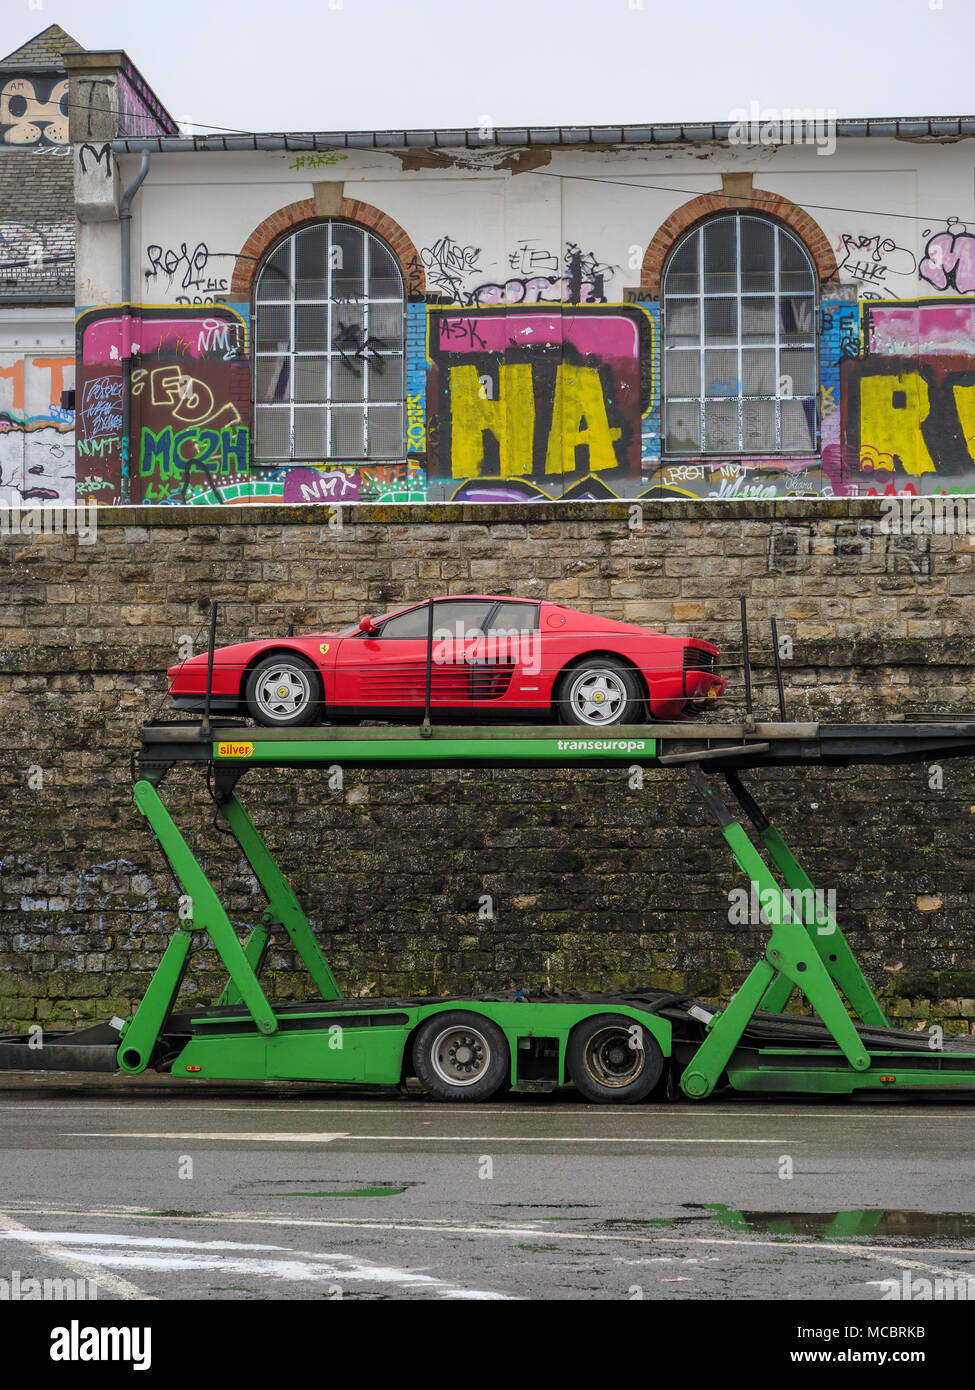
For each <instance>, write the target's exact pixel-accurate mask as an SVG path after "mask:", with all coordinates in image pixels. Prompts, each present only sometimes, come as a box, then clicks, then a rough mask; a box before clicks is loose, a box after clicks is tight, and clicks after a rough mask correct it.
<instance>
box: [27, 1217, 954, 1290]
mask: <svg viewBox="0 0 975 1390" xmlns="http://www.w3.org/2000/svg"><path fill="white" fill-rule="evenodd" d="M18 1210H20V1208H18ZM31 1214H32V1215H35V1216H57V1217H65V1216H87V1217H90V1218H96V1217H97V1218H99V1219H108V1220H139V1221H146V1220H153V1221H172V1222H174V1223H181V1222H187V1223H196V1224H198V1223H201V1222H206V1223H207V1224H210V1225H218V1224H221V1223H223V1224H225V1225H239V1226H296V1227H309V1228H315V1229H320V1228H324V1229H332V1230H334V1229H339V1230H356V1231H380V1232H390V1231H398V1232H403V1233H404V1234H410V1233H417V1234H427V1235H462V1236H467V1237H469V1236H492V1237H495V1238H499V1237H501V1238H509V1239H510V1238H513V1237H518V1238H519V1239H524V1238H525V1237H526V1236H530V1237H535V1238H537V1239H539V1240H543V1239H544V1240H546V1241H550V1240H563V1241H572V1240H575V1241H585V1242H589V1243H596V1242H599V1243H605V1244H626V1245H647V1244H656V1245H684V1246H686V1245H731V1246H735V1245H738V1246H749V1247H755V1248H758V1249H763V1250H768V1249H771V1250H775V1249H789V1250H829V1251H832V1252H839V1253H853V1254H858V1255H863V1256H864V1257H866V1258H869V1259H876V1260H881V1261H886V1262H887V1263H889V1264H894V1265H897V1266H898V1267H900V1268H918V1269H925V1270H928V1271H929V1272H931V1273H935V1274H950V1273H951V1271H949V1270H946V1269H945V1268H943V1267H940V1266H935V1265H929V1264H925V1263H924V1262H922V1261H919V1260H913V1261H912V1260H898V1259H895V1258H894V1257H895V1256H896V1255H899V1254H900V1253H901V1252H902V1251H905V1250H906V1251H909V1252H910V1253H912V1254H914V1253H916V1246H896V1245H894V1246H884V1247H882V1248H880V1247H872V1246H868V1245H861V1244H853V1243H852V1242H851V1243H849V1244H848V1243H846V1242H843V1243H827V1242H825V1241H811V1240H802V1241H801V1240H748V1239H744V1238H742V1237H734V1236H663V1235H658V1234H657V1233H656V1232H653V1233H650V1232H648V1233H647V1234H645V1235H640V1234H636V1235H617V1234H606V1235H604V1234H600V1233H596V1232H593V1233H586V1232H580V1231H559V1230H553V1229H552V1228H551V1227H550V1226H545V1227H542V1226H541V1225H538V1226H471V1225H460V1224H447V1223H446V1222H423V1221H364V1220H359V1219H357V1218H355V1217H344V1218H324V1217H307V1216H306V1217H293V1216H275V1215H272V1214H270V1213H268V1214H266V1215H261V1216H254V1215H252V1214H251V1213H249V1212H209V1213H207V1215H205V1216H180V1217H171V1216H166V1217H162V1216H152V1215H151V1214H148V1213H146V1212H144V1211H139V1210H138V1209H136V1208H133V1207H120V1208H115V1209H103V1210H98V1211H89V1212H84V1211H66V1210H63V1209H58V1208H43V1207H42V1208H37V1209H35V1210H34V1211H33V1212H32V1213H31ZM927 1253H928V1254H930V1255H941V1256H944V1255H949V1256H963V1257H969V1258H972V1259H975V1249H971V1250H955V1249H951V1248H947V1247H932V1248H931V1249H930V1250H929V1251H928V1252H927ZM951 1277H953V1278H963V1277H965V1276H963V1275H961V1274H960V1273H955V1274H953V1275H952V1276H951Z"/></svg>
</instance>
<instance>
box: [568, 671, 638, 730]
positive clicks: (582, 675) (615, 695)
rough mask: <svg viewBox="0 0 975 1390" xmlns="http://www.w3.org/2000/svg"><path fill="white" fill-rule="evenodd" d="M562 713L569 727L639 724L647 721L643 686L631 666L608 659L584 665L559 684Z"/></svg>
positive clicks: (569, 673) (570, 672)
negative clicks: (644, 718) (579, 725)
mask: <svg viewBox="0 0 975 1390" xmlns="http://www.w3.org/2000/svg"><path fill="white" fill-rule="evenodd" d="M558 704H559V713H560V714H561V716H562V718H563V719H564V720H565V722H566V723H567V724H585V725H588V726H589V727H590V728H597V729H601V728H605V727H607V726H609V725H611V724H639V723H641V722H642V720H643V717H644V708H643V694H642V691H641V690H640V683H639V681H638V680H637V678H636V676H635V675H634V673H633V671H632V670H630V668H629V667H628V666H624V665H623V664H622V663H621V662H616V661H612V660H610V659H609V658H607V657H594V658H593V659H592V660H587V661H581V662H580V663H579V664H578V665H577V666H573V667H572V669H571V670H569V671H566V673H565V675H564V676H563V677H562V680H561V681H560V682H559V690H558Z"/></svg>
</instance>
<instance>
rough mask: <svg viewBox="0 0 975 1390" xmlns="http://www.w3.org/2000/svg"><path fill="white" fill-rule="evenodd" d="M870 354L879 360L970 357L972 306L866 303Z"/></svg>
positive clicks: (974, 325)
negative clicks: (883, 358)
mask: <svg viewBox="0 0 975 1390" xmlns="http://www.w3.org/2000/svg"><path fill="white" fill-rule="evenodd" d="M866 314H867V319H866V322H867V329H868V341H869V347H870V353H871V355H872V356H873V355H876V356H881V357H913V356H918V355H924V356H951V355H954V354H957V353H964V354H965V355H966V356H968V355H970V354H971V350H972V343H973V342H975V304H973V303H971V302H968V303H963V304H959V303H951V302H948V303H944V304H911V305H908V304H903V305H901V304H870V305H868V306H867V309H866Z"/></svg>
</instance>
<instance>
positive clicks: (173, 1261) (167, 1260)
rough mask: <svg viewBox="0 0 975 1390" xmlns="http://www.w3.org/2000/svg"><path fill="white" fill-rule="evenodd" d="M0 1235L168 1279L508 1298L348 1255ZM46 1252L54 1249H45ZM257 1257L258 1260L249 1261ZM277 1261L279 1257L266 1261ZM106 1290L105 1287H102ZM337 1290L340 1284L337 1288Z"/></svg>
mask: <svg viewBox="0 0 975 1390" xmlns="http://www.w3.org/2000/svg"><path fill="white" fill-rule="evenodd" d="M22 1232H23V1228H22V1231H21V1232H12V1231H11V1232H3V1231H0V1239H13V1240H25V1239H27V1238H28V1236H30V1237H33V1238H35V1239H36V1240H38V1241H39V1240H44V1241H46V1242H57V1243H58V1244H61V1245H75V1246H80V1247H82V1254H81V1257H80V1258H81V1261H83V1263H84V1264H85V1265H86V1266H88V1267H90V1266H96V1267H97V1268H98V1269H99V1270H104V1269H108V1268H115V1269H119V1268H122V1269H143V1270H151V1271H153V1272H156V1273H162V1274H171V1273H175V1272H177V1271H183V1272H185V1271H193V1272H202V1271H205V1270H214V1271H216V1272H218V1273H221V1274H244V1275H251V1276H253V1275H256V1276H258V1277H259V1278H271V1279H286V1280H289V1281H293V1282H300V1283H303V1284H304V1283H308V1282H319V1283H321V1282H325V1281H329V1282H331V1283H339V1281H342V1280H345V1281H349V1282H357V1283H368V1284H393V1285H394V1286H395V1287H397V1288H400V1289H413V1290H417V1291H422V1292H425V1293H433V1294H436V1295H437V1296H438V1297H441V1298H457V1299H462V1298H469V1299H477V1300H506V1299H507V1298H508V1297H509V1295H507V1294H501V1293H494V1292H489V1291H488V1290H485V1289H467V1288H464V1287H462V1286H460V1285H457V1284H452V1283H448V1282H447V1281H446V1280H443V1279H437V1278H435V1277H434V1276H433V1275H429V1274H418V1273H415V1272H414V1271H413V1270H408V1269H399V1268H397V1267H395V1266H392V1265H376V1264H373V1263H372V1262H371V1261H368V1260H360V1259H355V1258H353V1257H352V1256H351V1255H344V1254H335V1253H328V1254H324V1253H318V1252H316V1251H310V1250H298V1251H294V1250H290V1249H289V1248H288V1247H287V1246H284V1245H256V1244H251V1243H246V1242H242V1241H232V1240H204V1241H196V1240H177V1239H169V1238H166V1237H156V1236H124V1235H115V1234H103V1233H101V1232H92V1233H86V1232H83V1231H44V1232H36V1231H35V1232H27V1233H26V1234H24V1233H22ZM50 1248H51V1249H54V1248H55V1247H54V1246H53V1245H51V1246H50ZM257 1254H260V1255H262V1256H264V1258H255V1255H257ZM271 1256H280V1257H283V1258H277V1259H275V1258H269V1257H271ZM98 1277H99V1279H101V1280H102V1281H103V1283H104V1282H105V1281H106V1280H107V1281H109V1283H111V1284H118V1285H120V1286H121V1285H124V1286H125V1287H128V1288H132V1287H134V1286H133V1285H129V1284H126V1281H125V1280H121V1279H117V1278H116V1276H115V1275H111V1274H109V1275H101V1274H99V1276H98ZM106 1287H108V1284H106ZM339 1287H340V1288H341V1285H340V1284H339Z"/></svg>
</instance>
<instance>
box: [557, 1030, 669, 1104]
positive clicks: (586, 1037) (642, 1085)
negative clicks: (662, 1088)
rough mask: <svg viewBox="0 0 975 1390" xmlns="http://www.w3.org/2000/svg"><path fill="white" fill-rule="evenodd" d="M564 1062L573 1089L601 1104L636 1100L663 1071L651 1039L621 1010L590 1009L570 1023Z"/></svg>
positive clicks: (657, 1050)
mask: <svg viewBox="0 0 975 1390" xmlns="http://www.w3.org/2000/svg"><path fill="white" fill-rule="evenodd" d="M565 1064H566V1069H567V1071H568V1073H569V1076H570V1077H571V1079H572V1083H573V1085H574V1086H575V1088H576V1090H577V1091H578V1092H579V1093H580V1094H581V1095H583V1096H585V1098H586V1100H592V1101H596V1102H597V1103H599V1104H602V1105H636V1104H638V1103H639V1102H640V1101H641V1100H646V1098H647V1096H648V1095H649V1094H650V1092H651V1091H652V1090H653V1089H654V1088H655V1087H656V1086H657V1085H658V1084H659V1082H660V1078H661V1077H662V1076H663V1074H664V1055H663V1053H662V1052H661V1050H660V1045H659V1043H658V1042H657V1040H656V1038H655V1037H654V1036H653V1034H652V1033H650V1032H649V1031H648V1030H647V1029H646V1028H644V1027H641V1025H640V1024H639V1023H636V1022H635V1021H634V1020H633V1019H632V1018H626V1017H625V1016H624V1015H622V1014H596V1015H595V1017H593V1018H587V1019H586V1020H585V1021H584V1022H583V1023H580V1024H579V1025H578V1027H576V1028H574V1029H573V1030H572V1033H571V1034H570V1036H569V1046H568V1048H567V1049H566V1054H565Z"/></svg>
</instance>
